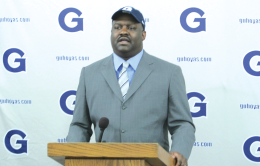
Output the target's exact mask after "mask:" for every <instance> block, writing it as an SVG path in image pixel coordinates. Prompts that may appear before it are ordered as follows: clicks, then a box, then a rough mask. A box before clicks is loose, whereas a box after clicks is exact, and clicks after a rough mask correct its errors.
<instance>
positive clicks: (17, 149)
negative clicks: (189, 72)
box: [4, 130, 28, 154]
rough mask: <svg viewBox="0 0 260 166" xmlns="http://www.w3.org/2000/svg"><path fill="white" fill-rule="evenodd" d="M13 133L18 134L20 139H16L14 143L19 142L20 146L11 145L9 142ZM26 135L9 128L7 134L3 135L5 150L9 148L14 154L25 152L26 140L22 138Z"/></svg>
mask: <svg viewBox="0 0 260 166" xmlns="http://www.w3.org/2000/svg"><path fill="white" fill-rule="evenodd" d="M14 135H18V136H20V137H21V138H22V139H21V140H18V139H17V140H16V142H15V144H16V145H17V144H20V145H21V147H20V148H15V147H13V146H12V144H11V137H12V136H14ZM25 137H26V134H25V133H24V132H22V131H20V130H10V131H8V132H7V134H6V135H5V140H4V143H5V147H6V148H7V150H9V151H10V152H12V153H14V154H22V153H27V141H28V140H25V139H24V138H25Z"/></svg>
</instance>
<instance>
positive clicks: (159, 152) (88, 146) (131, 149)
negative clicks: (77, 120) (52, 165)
mask: <svg viewBox="0 0 260 166" xmlns="http://www.w3.org/2000/svg"><path fill="white" fill-rule="evenodd" d="M48 156H49V157H51V158H53V159H54V160H56V161H57V162H59V163H61V164H63V165H64V164H65V166H83V165H84V166H174V165H175V160H174V159H173V158H172V157H171V156H170V154H169V153H168V152H166V151H165V150H164V149H163V148H162V147H161V146H160V145H159V144H157V143H49V144H48Z"/></svg>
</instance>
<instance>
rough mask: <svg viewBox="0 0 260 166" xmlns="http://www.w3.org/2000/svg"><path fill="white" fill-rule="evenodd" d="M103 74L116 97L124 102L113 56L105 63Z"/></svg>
mask: <svg viewBox="0 0 260 166" xmlns="http://www.w3.org/2000/svg"><path fill="white" fill-rule="evenodd" d="M101 73H102V75H103V77H104V78H105V80H106V81H107V83H108V85H109V87H110V88H111V89H112V91H113V92H114V93H115V95H116V96H117V97H118V98H119V100H121V101H123V98H122V94H121V90H120V87H119V85H118V82H117V77H116V72H115V68H114V63H113V55H110V56H109V58H108V60H107V61H105V62H104V63H103V66H102V69H101Z"/></svg>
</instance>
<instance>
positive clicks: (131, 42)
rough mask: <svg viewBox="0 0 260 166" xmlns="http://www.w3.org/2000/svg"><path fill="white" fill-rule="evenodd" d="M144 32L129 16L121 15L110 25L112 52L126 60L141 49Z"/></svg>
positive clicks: (140, 25) (139, 24)
mask: <svg viewBox="0 0 260 166" xmlns="http://www.w3.org/2000/svg"><path fill="white" fill-rule="evenodd" d="M145 37H146V32H145V31H143V27H142V24H141V23H138V22H137V21H136V20H135V18H134V17H133V16H132V15H130V14H121V15H120V16H118V18H116V19H115V20H114V21H113V23H112V30H111V45H112V48H113V51H114V52H115V53H116V54H117V55H118V56H120V57H121V58H123V59H125V60H127V59H129V58H131V57H133V56H135V55H136V54H138V53H139V52H141V50H142V49H143V40H144V39H145Z"/></svg>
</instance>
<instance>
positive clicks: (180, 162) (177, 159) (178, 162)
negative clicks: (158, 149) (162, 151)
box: [169, 152, 188, 166]
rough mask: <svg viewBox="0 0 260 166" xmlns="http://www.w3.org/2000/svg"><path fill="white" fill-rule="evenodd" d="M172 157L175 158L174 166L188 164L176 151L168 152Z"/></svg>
mask: <svg viewBox="0 0 260 166" xmlns="http://www.w3.org/2000/svg"><path fill="white" fill-rule="evenodd" d="M169 153H170V155H171V156H172V158H174V159H176V161H177V162H176V166H188V163H187V159H186V158H185V157H184V156H183V155H182V154H180V153H178V152H169Z"/></svg>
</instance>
